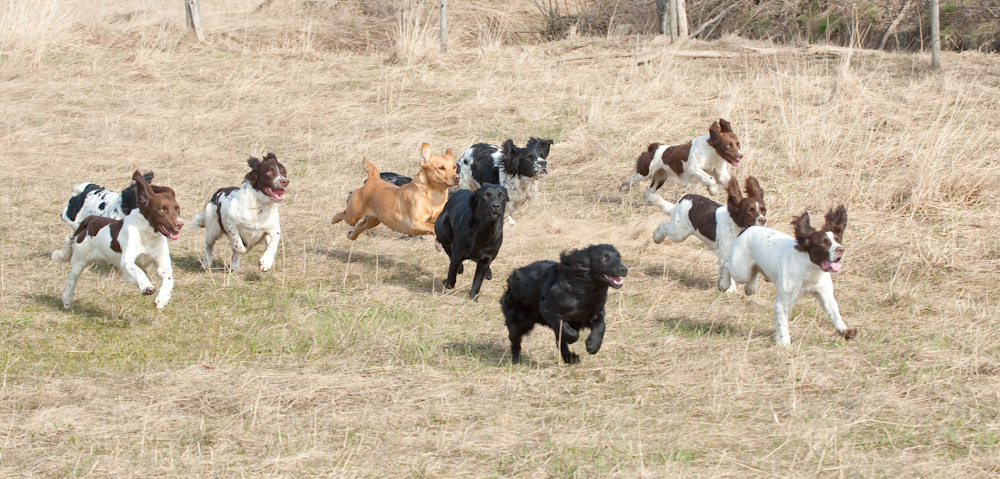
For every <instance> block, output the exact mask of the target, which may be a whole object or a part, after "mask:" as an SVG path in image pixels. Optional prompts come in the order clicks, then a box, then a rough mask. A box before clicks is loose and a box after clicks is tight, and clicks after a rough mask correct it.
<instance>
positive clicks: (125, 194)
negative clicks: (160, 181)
mask: <svg viewBox="0 0 1000 479" xmlns="http://www.w3.org/2000/svg"><path fill="white" fill-rule="evenodd" d="M142 179H143V180H144V181H145V182H146V183H148V184H152V183H153V172H152V171H147V172H145V173H143V174H142ZM136 206H137V204H136V200H135V182H134V181H133V182H132V184H131V185H129V186H128V188H125V189H124V190H122V213H125V214H126V215H127V214H129V212H130V211H132V210H133V209H135V208H136Z"/></svg>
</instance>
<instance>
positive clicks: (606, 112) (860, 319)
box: [0, 0, 1000, 478]
mask: <svg viewBox="0 0 1000 479" xmlns="http://www.w3.org/2000/svg"><path fill="white" fill-rule="evenodd" d="M67 3H69V4H70V7H69V8H64V7H63V6H64V5H66V4H67ZM175 3H176V5H175ZM258 3H259V2H257V1H256V0H254V1H249V0H246V1H245V0H225V1H218V2H214V1H213V2H203V6H202V16H203V19H204V24H205V33H206V39H205V42H203V43H199V42H197V41H196V40H195V39H194V38H193V36H191V35H190V34H188V33H187V32H185V30H184V25H183V13H182V10H181V8H180V2H160V1H154V0H143V1H138V2H110V1H101V0H89V1H84V0H78V1H73V2H57V1H55V0H0V164H2V165H3V166H2V167H0V171H2V173H0V177H2V182H3V184H4V186H3V187H2V188H0V205H2V208H0V476H8V477H22V476H28V477H53V476H91V477H134V476H139V477H141V476H185V477H191V476H195V477H236V476H238V477H249V476H267V477H276V476H280V477H286V476H287V477H303V476H332V477H476V478H479V477H525V478H541V477H557V478H563V477H623V478H625V477H628V478H631V477H673V476H680V477H718V476H728V477H769V476H781V477H802V476H819V477H996V475H997V474H1000V422H998V421H1000V417H998V416H1000V385H998V380H1000V326H998V323H997V321H996V318H997V316H998V314H1000V306H998V295H1000V290H998V286H997V284H998V281H997V279H998V277H1000V276H998V269H1000V241H998V239H997V238H998V236H1000V222H998V220H997V211H998V209H1000V175H998V174H997V168H998V166H1000V154H998V150H1000V135H998V131H1000V115H998V114H997V111H998V107H1000V62H998V61H997V58H996V57H995V56H989V55H983V54H975V53H970V54H961V55H958V54H946V55H945V56H944V65H945V67H944V68H943V69H941V70H939V71H931V70H929V69H928V68H927V66H928V64H929V57H928V56H923V55H920V54H903V53H893V54H880V53H871V52H864V53H858V52H854V53H853V54H850V55H834V56H829V55H827V56H819V55H816V56H805V55H784V54H777V55H776V54H759V53H752V52H748V51H747V50H745V49H744V48H743V47H744V46H745V45H747V42H745V41H743V40H739V39H735V38H729V39H724V40H721V41H716V42H713V43H700V42H690V43H686V44H684V45H682V46H670V45H668V44H667V43H666V42H664V41H663V40H662V39H661V38H653V37H635V36H630V37H606V38H604V37H602V38H594V37H579V36H574V35H571V36H570V37H569V38H567V39H565V40H561V41H558V42H553V43H538V42H527V41H525V42H516V41H510V39H506V38H505V37H504V36H503V35H501V34H500V30H502V29H518V28H523V26H524V25H525V24H527V23H528V20H529V17H528V14H530V13H531V9H532V8H533V7H531V6H530V4H527V3H523V4H522V3H520V2H517V1H514V2H508V3H504V2H502V1H496V2H491V3H484V4H481V5H479V6H477V5H462V4H459V5H453V6H452V11H453V17H452V19H451V28H452V37H451V38H452V43H451V45H450V50H449V53H448V54H447V55H442V54H441V53H440V52H438V50H437V45H436V43H435V41H436V40H435V38H436V34H437V31H436V30H435V25H436V22H435V21H434V15H436V11H434V10H432V9H426V8H424V9H419V8H414V9H400V8H398V6H393V5H392V4H385V5H379V4H367V5H369V6H368V7H364V8H367V9H368V10H364V9H362V8H361V7H359V6H358V5H336V4H332V3H329V2H311V3H310V2H292V1H280V2H279V1H274V2H270V3H269V4H268V5H265V6H264V7H263V8H260V9H258V8H257V7H258ZM371 5H374V6H371ZM379 8H382V10H379ZM387 12H388V13H387ZM428 19H430V23H428ZM685 50H713V51H723V52H732V53H735V54H736V55H735V56H734V57H732V58H690V57H686V56H682V55H679V54H678V52H683V51H685ZM719 116H724V117H725V118H727V119H729V120H730V121H732V123H733V126H734V128H735V129H736V131H737V133H738V134H739V135H740V137H741V140H742V143H743V145H744V152H745V153H746V154H747V158H746V159H745V161H744V163H743V165H742V166H740V167H739V168H738V169H737V170H736V171H735V175H736V176H737V177H739V178H741V179H742V178H745V177H746V176H747V175H748V174H753V175H755V176H756V177H757V178H759V179H760V181H761V184H762V186H763V187H764V190H765V194H766V199H767V201H768V206H769V215H768V216H769V219H770V226H772V227H774V228H777V229H779V230H782V231H785V232H790V231H791V227H790V225H789V221H790V219H791V217H792V216H793V215H795V214H798V213H801V212H802V211H803V210H808V211H809V212H810V213H811V214H813V215H814V217H818V216H817V215H821V214H822V213H823V212H825V211H826V209H827V208H829V207H830V206H832V205H834V204H836V203H838V202H843V203H844V204H846V205H847V207H848V210H849V216H850V221H849V224H848V228H847V232H846V234H845V247H846V248H847V257H846V260H845V263H844V266H845V267H844V269H843V270H842V271H841V273H840V274H839V275H837V276H836V277H835V284H836V296H837V299H838V301H839V302H840V307H841V311H842V313H843V316H844V318H845V321H846V322H847V323H848V325H849V326H851V327H857V328H858V329H859V335H858V339H857V340H855V341H850V342H844V341H843V340H841V339H839V338H838V337H837V336H836V335H835V334H834V331H833V328H832V326H831V325H830V322H829V320H828V319H827V318H826V316H825V315H824V314H823V312H822V309H820V308H819V305H818V303H817V302H816V301H815V300H814V299H812V298H804V299H802V300H801V301H800V302H799V303H798V305H797V307H796V308H795V310H794V312H793V317H792V321H791V327H790V330H791V335H792V346H791V347H790V348H787V349H782V348H777V347H775V346H773V342H772V340H771V337H770V334H771V333H772V331H773V325H772V319H771V318H772V314H771V306H770V305H771V301H772V300H773V299H774V294H775V290H774V287H773V286H772V285H769V284H765V285H764V286H762V287H761V290H760V292H758V293H757V295H755V296H753V297H745V296H744V295H743V294H742V293H740V294H736V295H732V296H728V297H727V296H726V295H725V294H724V293H721V292H718V291H717V290H716V289H715V288H714V286H713V284H714V276H715V258H714V256H713V255H712V254H711V253H710V252H708V251H707V250H705V248H703V247H702V246H701V244H700V242H698V241H697V240H695V239H693V238H692V239H689V240H688V241H687V242H685V243H682V244H664V245H655V244H653V243H652V241H651V235H652V231H653V229H654V228H655V226H656V224H657V223H658V222H659V221H662V220H663V219H664V217H663V215H662V213H660V212H659V211H657V210H655V209H654V208H653V207H651V206H649V205H645V204H642V202H641V198H642V191H641V190H642V189H643V187H637V188H636V189H634V190H633V191H631V192H629V193H627V194H620V193H619V192H618V190H617V185H618V183H619V181H620V180H622V179H623V178H625V177H626V175H628V174H629V173H630V171H631V168H632V166H633V161H634V158H635V156H636V155H637V154H638V153H639V152H640V151H642V150H643V149H644V148H645V146H646V144H648V143H649V142H651V141H682V140H685V139H688V138H690V137H693V136H697V135H701V134H702V133H703V132H704V131H705V130H706V129H707V127H708V125H709V124H710V123H711V122H712V121H713V119H716V118H718V117H719ZM529 136H539V137H548V138H552V139H554V140H555V145H554V146H553V148H552V153H551V155H550V157H549V161H550V166H551V173H550V175H549V177H547V178H546V179H545V180H544V182H543V183H542V193H541V197H540V198H539V199H538V201H535V202H534V203H529V204H528V205H527V207H526V208H525V210H524V213H523V214H522V215H521V216H520V218H519V221H518V224H517V225H516V227H513V228H511V227H508V228H507V229H506V231H505V233H506V234H505V241H504V245H503V248H502V249H501V251H500V256H499V258H498V259H497V261H496V262H495V263H494V266H493V271H494V274H495V279H494V280H493V281H488V282H486V283H485V284H484V286H483V292H482V295H481V296H480V298H479V300H478V301H470V300H469V299H468V298H467V297H466V293H467V292H468V288H469V286H470V283H471V277H472V274H471V272H472V269H473V268H466V274H464V275H462V276H460V277H459V280H458V286H457V288H456V289H455V290H450V291H442V289H441V286H440V283H441V280H442V279H443V278H444V276H445V273H446V271H447V263H448V262H447V258H446V257H445V256H444V255H443V254H442V253H438V252H437V251H435V248H434V245H433V241H432V240H430V239H428V238H423V239H407V238H404V237H402V236H400V235H398V234H395V233H393V232H391V231H388V230H386V229H385V228H384V227H379V228H378V229H376V230H373V231H371V232H370V233H369V234H366V235H365V236H363V237H362V238H360V239H359V240H358V241H356V242H351V241H349V240H347V238H346V237H345V235H346V232H347V230H348V227H347V226H345V225H343V224H340V225H335V226H334V225H330V218H331V217H332V215H333V214H334V213H335V212H337V211H339V210H340V209H341V208H343V206H344V203H345V199H346V197H347V194H348V192H349V191H350V190H351V189H352V188H354V187H356V186H358V185H359V184H360V182H361V180H362V179H363V178H364V173H363V171H362V169H361V158H362V156H367V157H369V158H371V159H372V160H373V161H374V162H375V163H376V165H378V166H379V167H380V168H382V169H383V171H395V172H399V173H404V174H411V173H414V172H415V171H416V170H417V167H416V164H417V160H418V149H419V144H420V143H421V142H424V141H427V142H430V143H431V144H432V145H433V146H434V148H435V150H436V151H443V149H444V148H446V147H451V148H453V149H454V150H455V151H456V152H457V153H460V152H461V151H462V150H464V148H466V147H467V146H469V145H470V144H472V143H473V142H478V141H491V142H498V141H503V140H504V139H507V138H514V139H515V140H516V141H517V142H518V143H522V142H523V141H525V140H526V139H527V138H528V137H529ZM268 151H273V152H275V153H276V154H277V155H278V157H279V158H280V159H281V160H282V161H283V162H284V164H285V165H286V166H287V167H288V169H289V173H290V177H291V187H290V189H289V199H288V200H287V201H286V202H285V204H284V205H283V206H282V210H281V215H282V226H283V229H284V232H285V234H284V235H283V238H282V244H281V248H280V249H279V253H278V260H277V261H276V265H275V269H274V270H273V271H271V272H269V273H266V274H265V273H260V272H257V271H253V270H252V268H251V267H252V266H253V265H255V264H256V260H257V258H258V257H259V255H260V253H261V251H262V250H261V249H260V248H258V249H255V250H252V251H251V253H250V255H249V257H248V258H247V260H246V261H245V263H244V265H245V266H244V268H245V271H244V272H243V273H239V274H230V273H228V272H227V270H225V269H224V268H222V267H219V268H216V269H214V270H213V271H210V272H206V271H204V270H203V269H202V268H201V266H200V265H199V262H198V256H199V255H200V254H201V251H202V248H203V236H202V234H203V233H202V230H198V229H196V228H190V227H185V229H184V231H182V234H181V238H180V239H179V240H177V241H176V242H174V243H173V244H172V256H173V261H174V268H175V274H176V280H177V287H176V289H175V290H174V296H173V299H172V301H171V303H170V304H169V306H168V307H167V308H166V309H165V310H164V311H163V312H162V313H158V312H157V311H156V310H155V308H154V307H153V305H152V299H151V298H150V297H144V296H141V295H140V294H138V292H137V291H136V289H137V288H135V287H134V286H133V285H131V284H128V283H126V282H124V281H123V280H122V277H121V274H120V273H119V272H118V271H116V270H113V269H110V268H107V267H98V268H91V269H90V270H89V271H88V272H87V273H85V274H84V276H83V277H82V280H81V283H80V287H79V289H78V290H77V302H76V304H75V305H74V307H73V309H72V310H70V311H62V310H61V305H60V300H59V295H60V294H61V292H62V289H63V287H64V285H65V279H66V273H67V272H68V266H67V265H65V264H62V263H53V262H52V261H50V259H49V253H50V252H51V251H52V250H53V249H55V248H57V247H58V246H59V245H61V244H62V241H63V238H64V237H65V235H66V234H68V233H69V231H68V228H67V227H66V225H64V224H63V223H62V222H61V221H60V219H59V213H60V211H61V209H62V208H63V207H64V206H65V203H66V200H67V198H68V194H69V193H70V191H71V189H72V186H73V185H74V184H75V183H78V182H81V181H86V180H90V181H95V182H97V183H99V184H101V185H103V186H105V187H108V188H111V189H120V188H122V187H124V186H125V185H126V183H127V181H128V179H129V177H130V175H131V172H132V171H133V170H134V169H136V168H139V169H143V170H146V169H152V170H154V171H155V172H156V175H157V176H156V180H155V183H159V184H164V185H169V186H171V187H173V188H174V189H175V190H176V191H177V193H178V199H179V201H180V204H181V208H182V214H183V216H184V218H185V219H186V220H188V221H189V222H190V220H191V218H192V217H193V216H194V214H195V213H196V212H198V211H199V210H200V209H201V208H202V206H203V204H204V202H205V201H206V200H207V199H208V197H209V195H210V194H211V193H212V192H213V191H214V190H215V189H217V188H219V187H222V186H230V185H237V184H238V182H240V181H241V179H242V176H243V174H244V173H245V171H246V163H245V161H246V158H247V157H248V156H250V155H254V156H260V155H261V154H263V153H265V152H268ZM689 191H694V192H698V193H701V194H704V190H703V189H692V188H691V187H681V186H678V185H669V186H667V187H665V188H664V189H663V190H661V193H662V194H663V195H664V196H665V197H666V198H668V199H676V198H678V197H679V196H681V195H682V194H684V193H686V192H689ZM721 199H722V198H717V200H721ZM598 242H601V243H605V242H606V243H611V244H614V245H615V246H617V248H618V249H619V250H620V251H621V252H622V255H623V258H624V262H625V263H626V265H627V266H628V267H629V268H630V272H629V275H628V277H627V278H626V279H625V286H624V288H622V289H621V290H616V291H613V292H612V293H611V294H610V295H609V301H608V305H607V311H608V322H609V326H608V331H607V334H606V336H605V342H604V347H603V349H602V350H601V351H600V352H599V353H598V354H597V355H594V356H590V355H586V354H584V357H583V358H582V362H581V363H580V364H577V365H571V366H566V365H563V364H561V362H560V361H559V357H558V351H557V349H556V347H555V344H554V341H553V340H552V336H551V333H549V332H548V331H547V330H546V331H542V330H536V331H535V332H534V333H533V334H532V335H530V336H528V337H527V338H526V341H525V344H524V347H525V349H524V353H525V357H524V358H523V362H522V364H520V365H517V366H511V365H510V354H509V350H508V347H509V345H508V341H507V338H506V329H505V328H504V325H503V319H502V315H501V313H500V309H499V304H498V300H499V298H500V295H501V294H502V292H503V288H504V281H503V278H505V277H506V276H507V275H508V274H509V272H510V271H511V270H513V269H514V268H516V267H518V266H521V265H524V264H527V263H529V262H531V261H535V260H539V259H552V258H555V257H556V256H557V255H558V254H559V252H560V251H562V250H564V249H568V248H575V247H580V246H586V245H588V244H592V243H598ZM225 249H226V248H225V247H221V245H220V248H217V252H216V259H217V260H218V259H222V257H223V254H222V251H224V250H225ZM224 262H226V261H223V263H224ZM217 265H218V263H217ZM573 349H574V350H576V351H578V352H579V351H582V344H576V345H574V346H573Z"/></svg>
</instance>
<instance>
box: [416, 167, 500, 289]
mask: <svg viewBox="0 0 1000 479" xmlns="http://www.w3.org/2000/svg"><path fill="white" fill-rule="evenodd" d="M506 208H507V190H506V189H505V188H504V187H502V186H499V185H492V184H489V183H486V184H484V185H483V186H481V187H479V189H477V190H476V191H469V190H459V191H457V192H455V194H453V195H452V196H451V198H448V203H446V204H445V205H444V209H443V210H441V214H440V215H438V218H437V221H435V222H434V235H435V236H437V241H438V242H439V243H441V246H443V247H444V251H445V252H446V253H448V257H449V258H451V264H449V265H448V278H447V279H445V280H444V287H445V288H448V289H451V288H454V287H455V277H456V276H457V275H458V274H459V273H461V272H462V271H463V270H464V269H465V268H463V267H462V261H464V260H467V259H471V260H473V261H475V262H476V275H475V276H474V277H473V279H472V289H470V290H469V297H470V298H475V297H476V295H478V294H479V287H480V286H481V285H482V284H483V278H486V279H493V272H492V271H490V263H492V262H493V260H494V259H496V257H497V252H499V251H500V244H501V243H503V217H504V210H506Z"/></svg>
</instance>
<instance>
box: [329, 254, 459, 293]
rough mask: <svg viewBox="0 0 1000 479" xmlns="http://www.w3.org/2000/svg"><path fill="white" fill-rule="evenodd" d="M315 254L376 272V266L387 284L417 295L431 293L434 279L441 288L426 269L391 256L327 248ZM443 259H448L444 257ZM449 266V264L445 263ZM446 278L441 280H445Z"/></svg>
mask: <svg viewBox="0 0 1000 479" xmlns="http://www.w3.org/2000/svg"><path fill="white" fill-rule="evenodd" d="M313 252H314V253H319V254H322V255H324V256H326V257H328V258H332V259H336V260H338V261H340V262H342V263H348V262H350V263H358V264H361V265H363V266H364V267H368V268H369V269H372V270H374V269H375V266H376V264H377V265H378V267H379V269H380V270H382V271H384V272H385V273H383V274H381V275H380V276H381V277H382V278H384V280H385V281H386V282H390V283H394V284H398V285H400V286H404V287H406V288H407V289H409V290H410V291H413V292H416V293H429V292H431V291H430V284H431V282H430V281H431V280H432V279H433V280H434V281H436V282H437V283H435V287H437V288H440V285H439V284H438V283H440V280H438V279H437V278H434V276H433V275H432V274H431V273H429V272H428V271H427V270H425V269H424V268H422V267H420V266H419V265H415V264H413V263H407V262H403V261H398V260H396V259H395V258H393V257H392V256H390V255H379V256H377V257H376V256H375V255H374V254H371V253H368V252H365V251H358V250H357V249H355V250H354V251H353V252H352V251H351V250H349V249H327V248H316V249H315V250H313ZM442 258H446V257H444V256H442ZM444 264H445V265H446V266H447V263H444ZM443 279H444V277H442V278H441V280H443Z"/></svg>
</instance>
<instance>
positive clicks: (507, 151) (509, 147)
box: [500, 139, 517, 156]
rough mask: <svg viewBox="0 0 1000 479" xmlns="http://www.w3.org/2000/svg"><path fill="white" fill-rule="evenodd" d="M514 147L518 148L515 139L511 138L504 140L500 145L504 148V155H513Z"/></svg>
mask: <svg viewBox="0 0 1000 479" xmlns="http://www.w3.org/2000/svg"><path fill="white" fill-rule="evenodd" d="M514 148H517V147H516V146H514V140H510V139H508V140H507V141H505V142H503V146H501V147H500V149H501V150H503V156H508V155H513V154H514Z"/></svg>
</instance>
